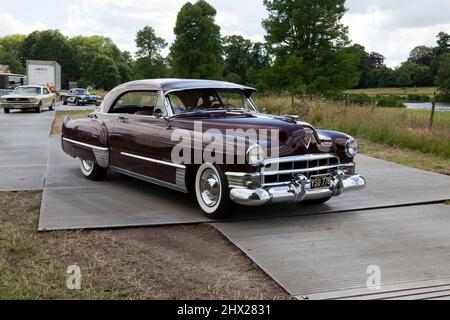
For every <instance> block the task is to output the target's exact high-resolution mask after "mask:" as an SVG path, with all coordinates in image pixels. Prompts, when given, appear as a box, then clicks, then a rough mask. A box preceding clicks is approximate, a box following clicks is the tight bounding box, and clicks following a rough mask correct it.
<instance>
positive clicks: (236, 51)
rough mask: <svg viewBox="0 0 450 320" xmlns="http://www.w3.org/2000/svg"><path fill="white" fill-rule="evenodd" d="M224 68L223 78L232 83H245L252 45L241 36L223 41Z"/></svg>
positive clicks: (230, 37) (229, 37)
mask: <svg viewBox="0 0 450 320" xmlns="http://www.w3.org/2000/svg"><path fill="white" fill-rule="evenodd" d="M223 42H224V53H225V68H224V72H223V74H224V76H225V77H226V78H227V79H228V80H230V79H232V81H233V82H239V83H246V82H247V71H248V69H249V68H250V60H251V57H250V55H251V50H252V47H253V43H252V42H251V41H250V40H247V39H244V38H243V37H242V36H238V35H233V36H228V37H225V38H224V40H223Z"/></svg>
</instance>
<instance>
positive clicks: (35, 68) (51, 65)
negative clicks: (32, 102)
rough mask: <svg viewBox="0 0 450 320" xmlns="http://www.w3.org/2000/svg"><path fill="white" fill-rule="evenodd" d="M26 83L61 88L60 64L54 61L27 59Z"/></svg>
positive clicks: (57, 89)
mask: <svg viewBox="0 0 450 320" xmlns="http://www.w3.org/2000/svg"><path fill="white" fill-rule="evenodd" d="M27 79H28V85H34V86H49V87H54V88H55V90H56V91H59V90H61V66H60V65H59V64H58V63H57V62H55V61H38V60H27Z"/></svg>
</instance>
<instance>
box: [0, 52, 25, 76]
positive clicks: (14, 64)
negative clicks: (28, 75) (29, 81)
mask: <svg viewBox="0 0 450 320" xmlns="http://www.w3.org/2000/svg"><path fill="white" fill-rule="evenodd" d="M0 64H4V65H8V66H9V68H10V69H11V72H13V73H20V74H23V73H24V72H25V68H24V66H23V65H22V63H21V62H20V60H19V59H17V57H15V56H14V55H13V54H11V53H10V52H8V51H6V50H4V49H3V48H2V47H1V46H0Z"/></svg>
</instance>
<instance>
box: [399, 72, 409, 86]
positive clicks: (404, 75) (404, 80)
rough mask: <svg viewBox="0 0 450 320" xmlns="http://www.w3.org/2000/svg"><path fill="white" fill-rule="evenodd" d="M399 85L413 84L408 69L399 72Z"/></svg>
mask: <svg viewBox="0 0 450 320" xmlns="http://www.w3.org/2000/svg"><path fill="white" fill-rule="evenodd" d="M397 85H398V86H399V87H408V86H410V85H411V75H410V73H409V72H408V71H407V70H401V71H400V72H399V74H398V78H397Z"/></svg>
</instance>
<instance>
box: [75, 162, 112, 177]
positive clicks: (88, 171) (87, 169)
mask: <svg viewBox="0 0 450 320" xmlns="http://www.w3.org/2000/svg"><path fill="white" fill-rule="evenodd" d="M80 169H81V173H83V175H84V176H85V177H86V179H89V180H94V181H97V180H101V179H103V178H104V177H105V174H106V169H104V168H102V167H100V166H99V165H98V164H96V163H95V162H93V161H89V160H83V159H80Z"/></svg>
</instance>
